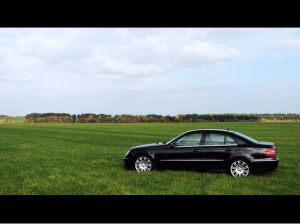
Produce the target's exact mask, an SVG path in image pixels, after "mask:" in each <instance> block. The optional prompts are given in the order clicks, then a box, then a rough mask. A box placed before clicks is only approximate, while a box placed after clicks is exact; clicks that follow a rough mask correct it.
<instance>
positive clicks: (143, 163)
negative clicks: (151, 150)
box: [132, 155, 155, 172]
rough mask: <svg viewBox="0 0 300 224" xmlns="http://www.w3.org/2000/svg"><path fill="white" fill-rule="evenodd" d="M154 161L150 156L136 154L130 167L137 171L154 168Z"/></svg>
mask: <svg viewBox="0 0 300 224" xmlns="http://www.w3.org/2000/svg"><path fill="white" fill-rule="evenodd" d="M154 166H155V164H154V161H153V159H152V158H151V157H150V156H146V155H139V156H137V157H136V158H135V159H134V161H133V164H132V167H133V169H134V170H135V171H137V172H145V171H152V170H154Z"/></svg>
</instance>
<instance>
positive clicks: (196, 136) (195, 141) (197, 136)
mask: <svg viewBox="0 0 300 224" xmlns="http://www.w3.org/2000/svg"><path fill="white" fill-rule="evenodd" d="M201 137H202V133H193V134H189V135H185V136H184V137H181V138H180V139H178V140H177V141H176V145H178V146H193V145H199V144H200V140H201Z"/></svg>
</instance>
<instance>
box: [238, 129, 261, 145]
mask: <svg viewBox="0 0 300 224" xmlns="http://www.w3.org/2000/svg"><path fill="white" fill-rule="evenodd" d="M234 133H235V134H236V135H239V136H241V137H243V138H245V139H247V140H249V141H250V142H255V143H257V142H258V141H257V140H255V139H254V138H250V137H249V136H247V135H244V134H241V133H239V132H234Z"/></svg>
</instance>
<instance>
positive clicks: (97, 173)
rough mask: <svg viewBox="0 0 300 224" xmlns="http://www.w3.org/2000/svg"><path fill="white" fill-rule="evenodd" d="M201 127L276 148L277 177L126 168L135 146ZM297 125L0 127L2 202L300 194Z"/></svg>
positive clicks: (164, 139) (4, 125)
mask: <svg viewBox="0 0 300 224" xmlns="http://www.w3.org/2000/svg"><path fill="white" fill-rule="evenodd" d="M198 128H199V129H201V128H220V129H227V128H230V130H234V131H238V132H241V133H243V134H246V135H249V136H250V137H253V138H255V139H257V140H259V141H267V142H275V144H276V147H277V155H278V158H279V159H280V161H279V167H278V171H277V172H266V173H262V174H255V175H251V176H249V177H247V178H234V177H231V176H229V175H228V174H225V173H213V172H195V171H175V170H161V171H153V172H146V173H138V172H135V171H129V170H126V169H125V168H124V165H123V157H124V155H125V153H126V152H127V150H128V148H130V147H131V146H133V145H139V144H147V143H153V142H161V141H168V140H170V139H172V138H173V137H175V136H177V135H179V134H181V133H183V132H185V131H188V130H191V129H198ZM299 133H300V123H244V122H236V123H234V122H226V123H140V124H130V123H126V124H125V123H124V124H101V123H100V124H77V123H74V124H49V123H48V124H23V123H18V124H3V123H2V124H0V194H1V195H23V194H25V195H31V194H36V195H43V194H45V195H55V194H58V195H68V194H70V195H85V194H88V195H94V194H97V195H125V194H127V195H137V194H146V195H178V194H182V195H188V194H191V195H298V194H300V187H299V186H300V179H299V175H300V163H299V159H300V154H299V151H298V148H299V145H300V138H299Z"/></svg>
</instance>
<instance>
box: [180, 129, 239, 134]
mask: <svg viewBox="0 0 300 224" xmlns="http://www.w3.org/2000/svg"><path fill="white" fill-rule="evenodd" d="M193 131H221V132H231V133H234V132H235V131H231V130H225V129H194V130H189V131H187V132H193ZM187 132H185V133H187Z"/></svg>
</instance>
